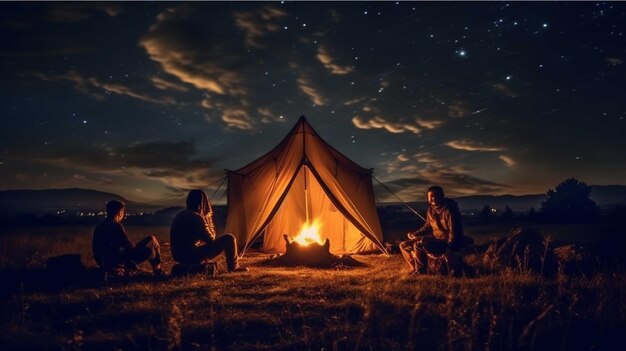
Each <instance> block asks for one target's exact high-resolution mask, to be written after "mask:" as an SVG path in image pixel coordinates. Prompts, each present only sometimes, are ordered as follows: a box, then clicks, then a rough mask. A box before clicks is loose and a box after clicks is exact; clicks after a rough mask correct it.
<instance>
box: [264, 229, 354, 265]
mask: <svg viewBox="0 0 626 351" xmlns="http://www.w3.org/2000/svg"><path fill="white" fill-rule="evenodd" d="M320 227H321V225H320V224H319V222H318V221H313V222H312V223H311V222H306V223H304V224H303V225H302V229H300V232H299V233H298V234H297V235H296V236H295V237H293V238H292V237H290V236H289V235H287V234H284V235H283V238H284V239H285V254H284V255H281V256H278V257H276V258H274V259H271V262H272V263H274V264H277V265H281V266H308V267H327V268H329V267H337V266H339V265H343V266H359V265H361V264H360V263H359V262H357V261H355V260H354V259H352V258H351V257H349V256H336V255H333V254H332V253H330V240H329V239H328V238H326V239H325V240H322V236H321V235H320V234H319V229H320Z"/></svg>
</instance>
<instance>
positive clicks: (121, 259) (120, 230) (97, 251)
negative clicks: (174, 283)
mask: <svg viewBox="0 0 626 351" xmlns="http://www.w3.org/2000/svg"><path fill="white" fill-rule="evenodd" d="M106 211H107V216H106V218H105V219H104V220H103V221H102V222H100V223H99V224H98V225H97V226H96V228H95V229H94V232H93V241H92V250H93V257H94V258H95V260H96V263H97V264H98V266H100V267H101V268H102V269H104V270H105V271H119V270H120V269H125V270H126V271H127V272H128V271H130V270H137V269H138V268H137V264H139V263H141V262H143V261H146V260H148V261H149V262H150V265H152V270H153V272H154V273H155V274H158V275H162V274H163V269H162V268H161V247H160V245H159V242H158V240H157V239H156V238H155V237H154V236H147V237H145V238H143V239H142V240H140V241H139V242H137V244H135V245H133V244H132V243H131V242H130V240H128V235H127V234H126V230H125V229H124V226H123V225H122V223H120V222H121V221H122V219H124V213H125V210H124V203H123V202H122V201H118V200H111V201H109V202H108V203H107V205H106Z"/></svg>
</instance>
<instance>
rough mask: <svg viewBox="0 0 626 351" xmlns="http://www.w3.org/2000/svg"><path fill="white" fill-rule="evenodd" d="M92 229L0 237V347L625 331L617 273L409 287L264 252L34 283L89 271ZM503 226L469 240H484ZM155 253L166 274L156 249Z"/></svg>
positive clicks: (235, 344) (398, 272)
mask: <svg viewBox="0 0 626 351" xmlns="http://www.w3.org/2000/svg"><path fill="white" fill-rule="evenodd" d="M91 229H92V228H90V227H89V228H88V227H39V228H15V229H13V230H11V231H9V232H4V233H2V235H1V236H0V244H1V246H0V248H1V250H2V251H1V252H0V272H2V273H3V274H4V276H6V277H9V276H10V277H11V278H10V279H8V278H7V279H4V282H3V284H2V286H1V287H0V291H2V293H1V294H0V297H1V298H2V299H1V302H0V331H1V332H0V348H1V349H6V350H20V349H22V350H31V349H55V350H58V349H68V350H76V349H84V350H93V349H97V350H114V349H123V350H135V349H137V350H164V349H184V350H248V349H267V350H293V349H296V350H361V349H368V350H386V349H389V350H404V349H406V350H413V349H420V350H517V349H534V350H545V349H554V350H573V349H576V350H578V349H581V350H582V349H585V350H614V349H615V344H614V343H615V342H617V341H621V338H622V337H623V335H624V333H625V332H626V326H625V325H626V324H625V323H626V322H625V321H626V297H625V295H626V294H625V292H626V274H625V273H620V272H617V273H616V272H615V271H612V272H608V271H607V272H599V273H597V274H595V275H593V276H591V277H565V276H559V277H557V278H556V279H552V280H546V279H543V278H541V277H538V276H533V275H528V274H519V273H515V272H502V273H497V274H483V275H478V276H477V277H474V278H448V277H441V276H420V277H416V276H411V275H409V274H408V269H407V267H405V264H404V262H403V260H402V257H401V256H400V255H390V256H383V255H364V256H355V258H356V259H357V260H359V261H361V262H363V263H365V264H366V265H367V266H366V267H352V268H337V269H310V268H302V267H298V268H278V267H268V266H265V265H263V262H264V260H265V259H266V258H267V255H263V254H254V253H251V254H249V255H246V257H245V258H244V259H243V263H244V264H245V265H248V266H249V267H250V268H251V270H250V272H247V273H237V274H225V273H224V274H219V275H218V276H217V277H214V278H208V277H191V278H177V279H172V278H165V279H162V280H161V279H156V278H152V277H150V276H149V275H148V274H147V273H146V274H144V275H140V276H138V277H136V278H134V279H130V280H128V281H118V282H108V283H102V282H95V281H92V282H82V283H73V284H69V285H63V284H52V285H46V284H42V283H41V281H39V282H38V281H37V277H41V276H43V275H45V271H42V267H43V265H44V264H45V258H46V257H48V256H51V255H59V254H64V253H70V252H76V253H81V254H82V255H83V261H84V262H85V263H87V264H89V265H93V259H92V257H91V253H90V239H91ZM501 229H502V228H498V229H497V230H495V229H493V228H492V230H491V231H489V229H488V228H473V229H471V228H468V232H472V231H473V232H472V233H473V234H474V235H476V236H477V241H478V242H488V241H489V240H492V239H493V238H494V237H496V236H500V235H501ZM554 229H555V230H554V231H553V234H551V235H554V236H555V237H559V236H561V235H565V234H564V233H561V232H559V230H558V228H557V227H555V228H554ZM566 229H568V228H566ZM128 230H129V233H130V234H131V236H132V237H133V239H134V240H138V239H140V238H141V237H143V236H145V235H148V234H152V235H156V236H157V237H159V239H161V240H162V241H167V239H168V237H167V233H168V228H165V227H130V228H128ZM568 230H573V229H572V228H569V229H568ZM588 230H589V229H588V228H582V229H581V230H580V231H581V232H588ZM481 231H482V232H481ZM597 239H598V238H597V237H596V240H597ZM163 254H164V261H165V263H166V269H168V270H169V268H170V267H171V265H172V261H171V258H170V254H169V248H168V247H167V246H164V247H163ZM468 259H469V263H470V264H472V265H476V266H478V265H480V262H479V258H478V257H469V258H468ZM220 264H221V266H222V268H223V267H224V262H223V261H222V260H220ZM142 268H144V269H146V270H147V269H148V267H147V266H142ZM38 274H39V275H38Z"/></svg>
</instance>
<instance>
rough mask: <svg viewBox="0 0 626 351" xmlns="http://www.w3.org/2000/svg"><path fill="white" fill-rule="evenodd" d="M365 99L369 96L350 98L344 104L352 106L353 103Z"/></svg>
mask: <svg viewBox="0 0 626 351" xmlns="http://www.w3.org/2000/svg"><path fill="white" fill-rule="evenodd" d="M365 100H367V97H361V98H355V99H351V100H348V101H346V102H344V103H343V104H344V106H351V105H354V104H358V103H359V102H361V101H365Z"/></svg>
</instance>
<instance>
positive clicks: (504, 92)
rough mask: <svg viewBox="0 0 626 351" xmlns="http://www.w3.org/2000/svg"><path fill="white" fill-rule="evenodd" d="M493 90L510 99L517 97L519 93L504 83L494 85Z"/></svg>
mask: <svg viewBox="0 0 626 351" xmlns="http://www.w3.org/2000/svg"><path fill="white" fill-rule="evenodd" d="M493 88H494V89H495V90H496V91H497V92H499V93H500V94H502V95H506V96H508V97H517V95H518V94H517V93H515V92H514V91H513V90H511V88H509V87H507V86H506V85H504V84H502V83H496V84H494V85H493Z"/></svg>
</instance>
